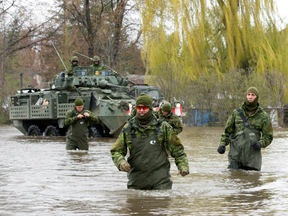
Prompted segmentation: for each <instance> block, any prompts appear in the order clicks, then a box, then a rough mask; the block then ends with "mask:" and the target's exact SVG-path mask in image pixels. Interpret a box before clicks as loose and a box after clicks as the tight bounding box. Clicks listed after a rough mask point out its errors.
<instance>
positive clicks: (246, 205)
mask: <svg viewBox="0 0 288 216" xmlns="http://www.w3.org/2000/svg"><path fill="white" fill-rule="evenodd" d="M222 132H223V128H200V127H199V128H192V127H191V128H189V127H188V128H184V131H183V133H181V134H180V138H181V139H182V142H183V143H184V146H185V149H186V153H187V156H188V160H189V164H190V173H191V174H190V175H188V176H186V177H185V178H183V177H181V176H177V168H176V166H175V164H174V160H173V159H172V158H171V176H172V180H173V187H172V190H164V191H138V190H128V189H126V188H127V181H128V179H127V176H126V173H123V172H119V171H118V170H117V168H116V167H115V165H114V164H113V162H112V159H111V155H110V151H109V150H110V148H111V146H112V145H113V144H114V142H115V141H116V139H115V138H107V139H106V138H99V139H90V140H89V144H90V147H89V151H78V150H77V151H66V150H65V146H66V143H65V140H66V138H63V137H56V138H51V137H48V138H47V137H27V136H23V135H21V134H19V132H17V130H16V129H15V128H13V127H2V128H1V127H0V138H1V142H0V148H1V152H0V215H16V216H17V215H49V216H50V215H69V216H71V215H72V216H73V215H85V216H86V215H101V216H102V215H109V216H110V215H181V216H182V215H197V216H198V215H281V216H282V215H285V214H286V213H287V203H288V175H287V174H288V172H287V168H286V167H287V166H288V161H287V157H288V145H287V143H288V136H287V134H288V133H287V130H284V129H282V130H279V131H275V134H276V136H275V139H274V141H273V143H272V144H271V145H270V146H269V147H268V148H267V149H264V150H263V165H262V170H261V171H260V172H257V171H245V170H228V169H227V164H228V158H227V154H225V155H220V154H218V153H217V151H216V150H217V147H218V145H219V142H220V136H221V133H222Z"/></svg>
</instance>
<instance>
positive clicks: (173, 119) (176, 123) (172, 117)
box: [154, 109, 183, 135]
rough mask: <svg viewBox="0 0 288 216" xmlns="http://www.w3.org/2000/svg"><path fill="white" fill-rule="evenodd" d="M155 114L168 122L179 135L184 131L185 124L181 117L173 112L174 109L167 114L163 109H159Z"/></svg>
mask: <svg viewBox="0 0 288 216" xmlns="http://www.w3.org/2000/svg"><path fill="white" fill-rule="evenodd" d="M154 114H155V115H156V117H157V118H159V119H162V120H163V121H166V122H168V123H169V124H170V125H171V126H172V127H173V130H174V131H175V133H176V135H178V134H180V133H181V132H182V130H183V125H182V123H181V121H180V119H179V117H178V116H177V115H176V114H175V113H173V112H172V111H171V112H170V113H169V114H167V115H163V113H162V111H161V109H159V110H158V111H156V112H155V113H154Z"/></svg>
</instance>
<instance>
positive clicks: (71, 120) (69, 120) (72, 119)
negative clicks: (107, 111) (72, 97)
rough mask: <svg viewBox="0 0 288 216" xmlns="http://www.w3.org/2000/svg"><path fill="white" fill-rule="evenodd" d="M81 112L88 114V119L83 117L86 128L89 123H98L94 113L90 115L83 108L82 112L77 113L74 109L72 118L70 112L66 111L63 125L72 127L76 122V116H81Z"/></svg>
mask: <svg viewBox="0 0 288 216" xmlns="http://www.w3.org/2000/svg"><path fill="white" fill-rule="evenodd" d="M83 111H85V112H87V113H88V114H89V117H88V118H87V117H85V125H86V126H87V127H88V126H89V124H90V122H93V123H95V124H97V123H99V119H98V118H97V116H95V115H94V113H92V112H91V111H89V110H85V108H84V109H83V110H82V112H78V111H77V109H76V108H74V116H73V112H72V110H68V111H67V113H66V116H65V125H67V126H69V125H72V124H74V123H76V122H77V121H78V118H77V116H78V115H79V114H82V115H83Z"/></svg>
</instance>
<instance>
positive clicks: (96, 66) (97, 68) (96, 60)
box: [91, 56, 104, 73]
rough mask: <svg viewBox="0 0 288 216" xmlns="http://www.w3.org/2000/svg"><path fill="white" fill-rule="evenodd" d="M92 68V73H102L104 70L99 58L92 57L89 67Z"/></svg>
mask: <svg viewBox="0 0 288 216" xmlns="http://www.w3.org/2000/svg"><path fill="white" fill-rule="evenodd" d="M91 67H93V70H94V73H95V72H96V71H102V70H104V65H102V64H101V63H100V57H99V56H94V57H93V64H92V65H91Z"/></svg>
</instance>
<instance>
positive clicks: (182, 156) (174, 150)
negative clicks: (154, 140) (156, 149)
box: [110, 116, 189, 171]
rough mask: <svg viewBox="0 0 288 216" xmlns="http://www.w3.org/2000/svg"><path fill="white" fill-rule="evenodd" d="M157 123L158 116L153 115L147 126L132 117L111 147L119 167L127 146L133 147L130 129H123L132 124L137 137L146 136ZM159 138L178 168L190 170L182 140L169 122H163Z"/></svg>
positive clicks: (115, 162)
mask: <svg viewBox="0 0 288 216" xmlns="http://www.w3.org/2000/svg"><path fill="white" fill-rule="evenodd" d="M157 124H158V120H157V119H156V116H153V118H152V120H151V121H150V123H149V124H148V125H147V126H146V127H145V128H143V127H141V126H140V125H139V123H138V121H137V120H136V118H133V119H131V120H130V121H129V122H128V123H127V124H126V125H124V127H123V129H122V131H121V133H120V134H119V137H118V139H117V141H116V143H115V144H114V145H113V146H112V147H111V149H110V151H111V155H112V160H113V162H114V164H115V165H116V167H117V168H118V169H119V166H120V163H121V162H122V161H124V160H125V156H126V154H127V148H128V149H129V151H131V149H132V148H133V146H132V137H131V134H130V131H129V130H128V131H127V132H123V131H125V129H126V128H128V127H130V126H132V127H133V128H135V135H136V138H144V137H148V136H151V135H153V134H154V130H155V129H156V126H157ZM158 140H159V142H160V145H165V146H166V149H167V150H168V151H169V152H170V153H171V156H172V157H173V158H175V164H176V166H177V167H178V170H187V171H189V165H188V159H187V156H186V153H185V152H184V147H183V145H182V143H181V140H180V139H179V138H178V136H176V134H175V133H174V131H173V129H172V127H171V126H170V125H169V124H168V123H167V122H161V125H160V128H159V132H158Z"/></svg>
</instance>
